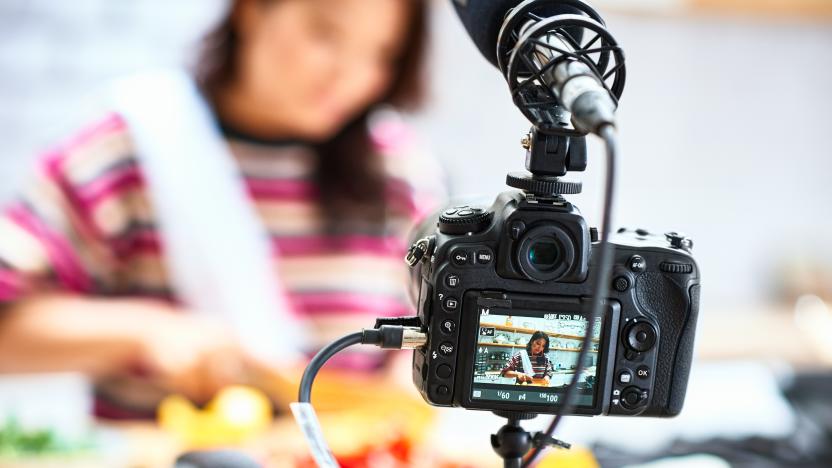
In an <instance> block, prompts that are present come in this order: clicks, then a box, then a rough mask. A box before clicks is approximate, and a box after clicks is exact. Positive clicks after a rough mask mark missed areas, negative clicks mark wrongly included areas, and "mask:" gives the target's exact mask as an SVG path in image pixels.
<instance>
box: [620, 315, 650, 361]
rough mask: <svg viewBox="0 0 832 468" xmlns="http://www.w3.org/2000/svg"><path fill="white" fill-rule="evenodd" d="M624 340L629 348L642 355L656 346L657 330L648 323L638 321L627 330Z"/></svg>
mask: <svg viewBox="0 0 832 468" xmlns="http://www.w3.org/2000/svg"><path fill="white" fill-rule="evenodd" d="M624 339H625V344H626V345H627V347H628V348H630V349H631V350H633V351H636V352H639V353H642V352H644V351H647V350H649V349H650V348H652V347H653V345H655V344H656V329H654V328H653V326H652V325H650V324H649V323H647V322H642V321H637V322H635V323H633V324H632V325H630V326H629V327H628V328H627V332H626V334H625V336H624Z"/></svg>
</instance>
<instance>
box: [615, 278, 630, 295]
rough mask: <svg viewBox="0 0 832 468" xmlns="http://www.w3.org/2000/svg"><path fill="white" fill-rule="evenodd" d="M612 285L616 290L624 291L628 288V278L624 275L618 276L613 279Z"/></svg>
mask: <svg viewBox="0 0 832 468" xmlns="http://www.w3.org/2000/svg"><path fill="white" fill-rule="evenodd" d="M612 287H613V288H615V290H616V291H618V292H624V291H626V290H628V289H630V280H629V279H627V277H626V276H619V277H618V278H616V279H615V281H613V283H612Z"/></svg>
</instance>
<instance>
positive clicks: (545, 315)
mask: <svg viewBox="0 0 832 468" xmlns="http://www.w3.org/2000/svg"><path fill="white" fill-rule="evenodd" d="M587 323H588V322H587V319H586V317H585V316H584V315H582V314H574V313H569V314H566V313H563V314H559V313H552V312H543V311H523V310H516V309H512V310H510V311H508V310H505V311H501V310H499V309H494V308H491V309H486V308H483V309H481V310H480V317H479V327H478V328H479V329H478V332H477V348H476V357H475V359H474V373H473V376H474V377H473V385H472V386H471V389H472V391H471V398H472V400H492V401H502V402H506V403H509V402H516V403H522V404H535V403H539V404H548V405H551V404H558V403H560V402H561V401H562V399H563V398H564V395H565V392H566V387H567V386H568V385H569V383H570V382H571V380H572V377H573V376H574V375H575V370H576V367H577V365H578V354H579V353H580V351H581V344H582V340H583V338H584V336H585V335H586V330H587V328H588V327H587ZM602 327H603V320H602V319H600V318H599V319H597V321H596V322H595V326H594V327H593V331H592V342H591V343H592V348H591V349H589V350H588V352H587V353H586V357H585V362H584V368H583V370H582V372H581V374H580V376H579V378H578V383H577V388H576V391H575V396H574V400H573V401H574V403H575V405H576V406H585V407H592V406H594V404H595V396H596V388H597V385H596V383H597V379H598V375H597V366H598V364H599V349H603V348H601V346H600V345H601V343H600V336H601V330H602Z"/></svg>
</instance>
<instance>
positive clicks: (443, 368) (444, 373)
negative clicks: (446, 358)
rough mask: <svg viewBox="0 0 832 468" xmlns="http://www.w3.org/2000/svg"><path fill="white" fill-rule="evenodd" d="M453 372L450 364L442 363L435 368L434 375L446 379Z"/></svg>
mask: <svg viewBox="0 0 832 468" xmlns="http://www.w3.org/2000/svg"><path fill="white" fill-rule="evenodd" d="M453 373H454V370H453V369H451V366H449V365H447V364H442V365H440V366H439V367H437V368H436V376H437V377H439V378H442V379H447V378H448V377H450V376H451V374H453Z"/></svg>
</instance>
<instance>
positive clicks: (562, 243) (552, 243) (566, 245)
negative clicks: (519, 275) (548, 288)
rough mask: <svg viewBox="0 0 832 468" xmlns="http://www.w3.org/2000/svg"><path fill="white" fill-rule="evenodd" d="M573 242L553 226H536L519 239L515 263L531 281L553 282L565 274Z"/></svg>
mask: <svg viewBox="0 0 832 468" xmlns="http://www.w3.org/2000/svg"><path fill="white" fill-rule="evenodd" d="M575 251H576V249H575V243H574V242H573V241H572V238H571V237H570V236H569V234H567V233H566V231H564V230H563V229H562V228H561V227H559V226H557V225H555V224H546V225H542V226H537V227H534V228H532V229H529V230H528V231H526V234H525V235H524V236H523V237H522V238H521V239H520V244H519V246H518V251H517V256H516V257H515V259H516V260H515V261H516V262H517V264H518V266H519V267H520V271H522V272H523V274H524V275H526V277H527V278H529V279H530V280H532V281H536V282H538V283H542V282H544V281H554V280H557V279H558V278H560V277H561V276H563V275H564V274H566V273H567V272H568V271H569V270H570V269H571V268H572V265H573V263H574V260H575V255H576V253H575Z"/></svg>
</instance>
